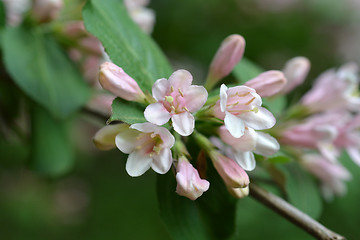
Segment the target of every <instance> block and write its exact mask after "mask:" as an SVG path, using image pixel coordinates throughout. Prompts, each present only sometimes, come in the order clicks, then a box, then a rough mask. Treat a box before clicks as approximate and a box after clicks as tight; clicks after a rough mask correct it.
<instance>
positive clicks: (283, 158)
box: [267, 152, 292, 164]
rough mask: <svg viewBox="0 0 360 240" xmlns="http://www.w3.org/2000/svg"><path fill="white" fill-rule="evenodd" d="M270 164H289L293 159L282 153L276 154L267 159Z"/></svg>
mask: <svg viewBox="0 0 360 240" xmlns="http://www.w3.org/2000/svg"><path fill="white" fill-rule="evenodd" d="M267 161H268V162H270V163H274V164H279V163H280V164H282V163H288V162H291V161H292V159H291V157H290V156H289V155H287V154H284V153H282V152H277V153H276V154H274V155H273V156H271V157H269V158H268V159H267Z"/></svg>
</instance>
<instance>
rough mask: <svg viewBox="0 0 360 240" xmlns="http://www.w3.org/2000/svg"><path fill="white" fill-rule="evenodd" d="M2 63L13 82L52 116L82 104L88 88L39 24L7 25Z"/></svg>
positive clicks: (65, 112) (72, 109) (68, 111)
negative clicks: (13, 26) (37, 25)
mask: <svg viewBox="0 0 360 240" xmlns="http://www.w3.org/2000/svg"><path fill="white" fill-rule="evenodd" d="M3 51H4V62H5V66H6V68H7V70H8V72H9V74H10V75H11V76H12V78H13V79H14V81H15V82H16V84H17V85H18V86H19V87H20V88H21V89H22V90H23V91H24V92H25V93H27V94H28V95H29V96H30V97H31V98H33V99H34V100H35V101H36V102H38V103H39V104H41V105H42V106H44V107H45V108H47V109H48V110H49V111H50V112H51V113H52V114H53V115H54V116H56V117H60V118H65V117H67V116H68V115H69V114H71V113H72V112H74V111H75V110H77V109H79V108H80V107H81V106H82V105H84V104H85V103H86V101H87V99H88V97H89V95H90V91H89V89H88V87H87V85H86V84H85V82H84V81H83V80H82V77H81V75H80V73H79V72H78V71H77V70H76V69H75V68H74V66H73V64H72V63H71V62H70V60H69V59H68V58H67V56H66V55H65V53H64V52H63V50H62V49H61V48H60V47H59V45H58V44H57V43H56V42H55V41H54V39H53V38H52V37H51V36H49V35H46V34H44V33H43V32H42V30H41V29H40V28H36V29H29V28H25V27H17V28H7V29H5V31H4V36H3Z"/></svg>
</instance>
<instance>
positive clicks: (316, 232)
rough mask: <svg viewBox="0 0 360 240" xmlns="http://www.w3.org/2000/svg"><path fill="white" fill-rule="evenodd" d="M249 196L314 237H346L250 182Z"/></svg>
mask: <svg viewBox="0 0 360 240" xmlns="http://www.w3.org/2000/svg"><path fill="white" fill-rule="evenodd" d="M250 196H251V197H253V198H255V199H256V200H257V201H259V202H261V203H262V204H264V205H266V206H267V207H269V208H271V209H272V210H274V211H275V212H277V213H278V214H280V215H281V216H283V217H285V218H286V219H288V220H289V221H291V222H292V223H294V224H295V225H296V226H298V227H300V228H302V229H303V230H305V231H307V232H308V233H309V234H311V235H312V236H314V237H315V238H316V239H321V240H345V239H346V238H345V237H343V236H341V235H339V234H337V233H335V232H333V231H331V230H329V229H327V228H326V227H325V226H323V225H321V224H320V223H319V222H317V221H316V220H314V219H312V218H311V217H309V216H308V215H307V214H305V213H303V212H301V211H300V210H299V209H297V208H295V207H294V206H292V205H291V204H289V203H288V202H286V201H285V200H283V199H282V198H280V197H278V196H276V195H274V194H272V193H270V192H268V191H266V190H264V189H262V188H261V187H259V186H257V185H255V184H253V183H251V184H250Z"/></svg>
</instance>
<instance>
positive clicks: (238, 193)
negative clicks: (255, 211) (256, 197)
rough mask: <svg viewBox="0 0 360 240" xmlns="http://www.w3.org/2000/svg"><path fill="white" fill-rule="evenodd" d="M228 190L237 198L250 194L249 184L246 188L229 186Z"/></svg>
mask: <svg viewBox="0 0 360 240" xmlns="http://www.w3.org/2000/svg"><path fill="white" fill-rule="evenodd" d="M228 191H229V193H230V194H231V195H233V196H234V197H236V198H244V197H247V196H248V195H249V186H246V187H244V188H228Z"/></svg>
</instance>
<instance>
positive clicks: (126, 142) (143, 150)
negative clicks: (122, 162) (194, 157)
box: [115, 123, 175, 177]
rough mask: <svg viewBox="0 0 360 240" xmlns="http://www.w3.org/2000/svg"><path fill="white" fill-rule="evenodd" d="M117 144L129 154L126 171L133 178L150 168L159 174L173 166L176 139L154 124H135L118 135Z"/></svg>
mask: <svg viewBox="0 0 360 240" xmlns="http://www.w3.org/2000/svg"><path fill="white" fill-rule="evenodd" d="M115 143H116V146H117V148H118V149H119V150H120V151H122V152H123V153H126V154H129V157H128V159H127V162H126V171H127V172H128V174H129V175H130V176H132V177H137V176H140V175H142V174H143V173H145V172H146V171H147V170H148V169H149V168H150V167H151V168H152V169H153V170H154V171H155V172H157V173H160V174H164V173H166V172H167V171H169V169H170V167H171V164H172V156H171V150H170V148H171V147H172V146H173V145H174V143H175V138H174V136H173V135H171V133H170V132H169V131H168V130H167V129H166V128H164V127H158V126H156V125H154V124H152V123H135V124H133V125H131V126H130V127H129V128H128V129H127V130H125V131H121V132H120V133H118V134H117V135H116V138H115Z"/></svg>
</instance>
